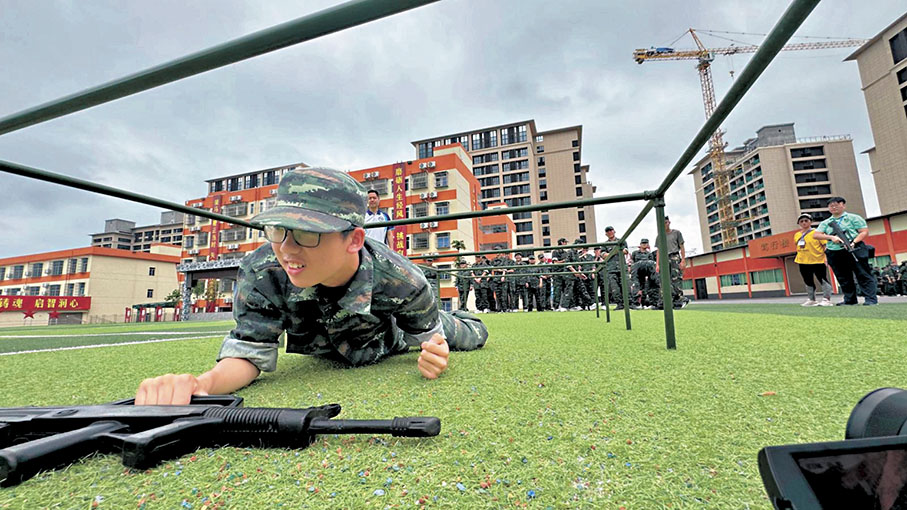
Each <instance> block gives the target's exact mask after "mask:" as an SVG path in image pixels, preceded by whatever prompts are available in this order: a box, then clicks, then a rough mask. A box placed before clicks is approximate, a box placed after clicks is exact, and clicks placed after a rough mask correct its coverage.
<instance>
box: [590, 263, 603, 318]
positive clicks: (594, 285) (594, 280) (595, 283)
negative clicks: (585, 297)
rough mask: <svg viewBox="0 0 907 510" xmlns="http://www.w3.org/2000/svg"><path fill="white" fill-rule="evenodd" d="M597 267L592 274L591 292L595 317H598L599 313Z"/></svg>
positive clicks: (599, 316)
mask: <svg viewBox="0 0 907 510" xmlns="http://www.w3.org/2000/svg"><path fill="white" fill-rule="evenodd" d="M597 269H598V268H596V271H595V273H594V274H593V276H592V293H593V294H595V318H596V319H600V318H601V315H599V313H598V270H597Z"/></svg>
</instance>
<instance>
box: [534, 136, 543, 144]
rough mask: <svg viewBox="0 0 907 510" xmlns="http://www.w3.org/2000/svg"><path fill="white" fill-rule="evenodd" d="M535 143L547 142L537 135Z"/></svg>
mask: <svg viewBox="0 0 907 510" xmlns="http://www.w3.org/2000/svg"><path fill="white" fill-rule="evenodd" d="M535 141H536V142H544V141H545V137H544V136H542V135H535Z"/></svg>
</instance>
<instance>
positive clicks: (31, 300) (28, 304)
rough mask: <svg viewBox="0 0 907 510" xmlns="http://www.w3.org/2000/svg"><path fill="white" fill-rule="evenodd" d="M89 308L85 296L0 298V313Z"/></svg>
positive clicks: (89, 300)
mask: <svg viewBox="0 0 907 510" xmlns="http://www.w3.org/2000/svg"><path fill="white" fill-rule="evenodd" d="M90 308H91V298H90V297H87V296H83V297H74V296H0V312H22V311H26V310H29V311H34V312H44V311H58V312H65V311H76V310H88V309H90Z"/></svg>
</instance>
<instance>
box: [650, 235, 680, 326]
mask: <svg viewBox="0 0 907 510" xmlns="http://www.w3.org/2000/svg"><path fill="white" fill-rule="evenodd" d="M655 243H656V246H657V245H658V240H657V239H656V240H655ZM666 244H667V246H668V260H669V261H670V267H671V299H672V301H673V302H674V303H673V304H674V307H675V308H678V307H680V306H683V304H684V303H685V299H684V296H683V270H682V269H680V262H681V260H682V259H681V256H680V248H681V246H683V234H681V233H680V231H679V230H676V229H673V230H671V231H670V232H668V234H667V243H666ZM661 296H662V293H661V292H659V293H658V305H656V307H657V308H661V307H662V298H661Z"/></svg>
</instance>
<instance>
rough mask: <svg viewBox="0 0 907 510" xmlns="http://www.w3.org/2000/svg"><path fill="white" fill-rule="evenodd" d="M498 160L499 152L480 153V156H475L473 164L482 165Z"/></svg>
mask: <svg viewBox="0 0 907 510" xmlns="http://www.w3.org/2000/svg"><path fill="white" fill-rule="evenodd" d="M505 159H506V158H505ZM497 160H498V153H497V152H489V153H488V154H479V155H478V156H473V157H472V164H473V165H480V164H482V163H491V162H492V161H497Z"/></svg>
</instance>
